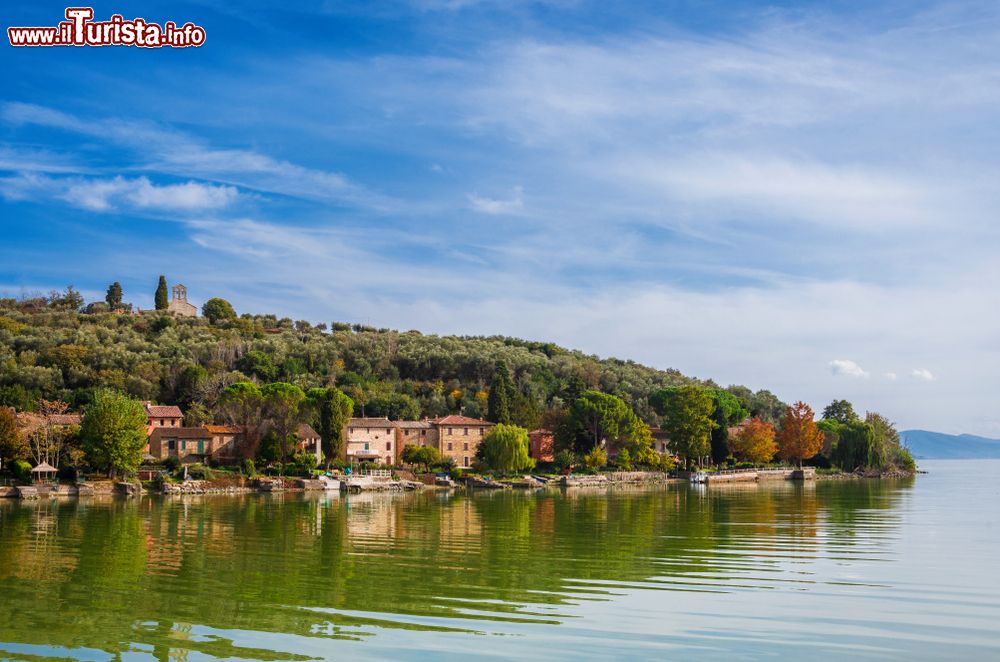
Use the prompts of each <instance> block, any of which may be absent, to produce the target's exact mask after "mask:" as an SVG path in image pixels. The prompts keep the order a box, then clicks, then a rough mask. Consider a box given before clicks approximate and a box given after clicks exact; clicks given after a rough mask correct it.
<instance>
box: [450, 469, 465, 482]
mask: <svg viewBox="0 0 1000 662" xmlns="http://www.w3.org/2000/svg"><path fill="white" fill-rule="evenodd" d="M449 475H450V476H451V479H452V480H462V475H463V472H462V470H461V469H459V468H458V467H452V468H451V471H450V472H449Z"/></svg>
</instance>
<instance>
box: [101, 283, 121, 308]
mask: <svg viewBox="0 0 1000 662" xmlns="http://www.w3.org/2000/svg"><path fill="white" fill-rule="evenodd" d="M104 300H105V301H107V302H108V308H109V309H111V310H118V309H119V308H121V306H122V284H121V283H119V282H118V281H117V280H116V281H115V282H113V283H111V285H109V286H108V292H107V294H106V295H105V296H104Z"/></svg>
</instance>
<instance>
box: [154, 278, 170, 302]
mask: <svg viewBox="0 0 1000 662" xmlns="http://www.w3.org/2000/svg"><path fill="white" fill-rule="evenodd" d="M167 296H168V295H167V278H166V276H160V282H159V283H157V284H156V294H155V295H154V297H153V301H154V305H155V306H156V309H157V310H166V309H167V306H169V305H170V300H169V299H168V298H167Z"/></svg>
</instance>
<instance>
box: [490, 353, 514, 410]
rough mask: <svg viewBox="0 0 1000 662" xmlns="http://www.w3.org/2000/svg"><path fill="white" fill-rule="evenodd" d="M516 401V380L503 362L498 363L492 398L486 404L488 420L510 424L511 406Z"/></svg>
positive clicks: (494, 375)
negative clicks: (511, 376)
mask: <svg viewBox="0 0 1000 662" xmlns="http://www.w3.org/2000/svg"><path fill="white" fill-rule="evenodd" d="M513 399H514V380H512V379H511V378H510V370H508V369H507V364H506V363H504V362H503V361H497V364H496V368H495V369H494V371H493V382H492V383H491V384H490V396H489V399H488V400H487V402H486V406H487V413H486V418H487V419H488V420H490V421H492V422H494V423H504V424H509V423H510V404H511V401H512V400H513Z"/></svg>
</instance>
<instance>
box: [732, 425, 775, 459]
mask: <svg viewBox="0 0 1000 662" xmlns="http://www.w3.org/2000/svg"><path fill="white" fill-rule="evenodd" d="M729 446H730V449H731V450H732V451H733V455H735V456H736V457H737V458H738V459H740V460H743V461H744V462H751V463H753V464H767V463H768V462H770V461H771V459H772V458H773V457H774V455H775V453H777V452H778V444H777V443H776V442H775V441H774V426H773V425H771V424H770V423H765V422H764V421H762V420H760V418H759V417H757V416H755V417H754V418H752V419H750V420H749V421H747V422H746V423H744V424H743V425H742V426H741V427H740V429H739V431H738V432H737V433H736V434H735V435H733V436H732V437H730V439H729Z"/></svg>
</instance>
